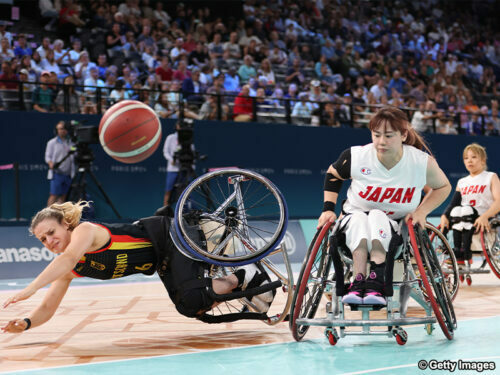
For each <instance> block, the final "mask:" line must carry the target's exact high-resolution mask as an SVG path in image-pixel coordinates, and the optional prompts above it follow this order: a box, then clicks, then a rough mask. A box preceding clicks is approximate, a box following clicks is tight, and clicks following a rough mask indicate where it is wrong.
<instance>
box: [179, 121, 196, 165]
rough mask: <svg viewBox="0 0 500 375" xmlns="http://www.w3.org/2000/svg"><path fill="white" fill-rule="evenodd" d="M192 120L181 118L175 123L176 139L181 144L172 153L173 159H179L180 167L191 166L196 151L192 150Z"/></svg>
mask: <svg viewBox="0 0 500 375" xmlns="http://www.w3.org/2000/svg"><path fill="white" fill-rule="evenodd" d="M193 136H194V131H193V120H191V119H182V120H181V121H179V123H178V124H177V141H178V142H179V145H180V146H181V148H180V150H179V151H176V152H175V153H174V159H175V160H177V161H179V164H180V165H181V168H192V167H193V163H194V161H195V159H197V158H198V155H197V153H196V152H195V151H194V150H193Z"/></svg>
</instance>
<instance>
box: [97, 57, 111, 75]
mask: <svg viewBox="0 0 500 375" xmlns="http://www.w3.org/2000/svg"><path fill="white" fill-rule="evenodd" d="M108 67H109V65H108V57H107V56H106V54H105V53H101V54H99V56H97V70H98V72H99V78H100V79H102V80H106V72H107V71H108Z"/></svg>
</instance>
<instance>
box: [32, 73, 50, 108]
mask: <svg viewBox="0 0 500 375" xmlns="http://www.w3.org/2000/svg"><path fill="white" fill-rule="evenodd" d="M49 80H50V73H49V72H48V71H43V72H42V74H41V75H40V82H41V84H40V86H37V87H36V88H35V90H33V97H32V99H31V101H32V103H33V109H34V110H35V111H38V112H45V113H46V112H52V111H53V110H54V92H53V91H52V89H51V88H50V87H49V86H48V82H49Z"/></svg>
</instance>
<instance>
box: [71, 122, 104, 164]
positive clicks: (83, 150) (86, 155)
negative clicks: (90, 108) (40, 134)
mask: <svg viewBox="0 0 500 375" xmlns="http://www.w3.org/2000/svg"><path fill="white" fill-rule="evenodd" d="M65 126H66V130H67V131H68V136H69V138H70V139H71V142H73V143H74V144H75V151H76V155H75V162H76V163H77V165H79V166H80V165H85V164H90V163H91V162H92V161H93V160H94V159H95V158H94V154H93V153H92V150H91V149H90V147H89V145H91V144H98V143H99V131H98V128H97V126H92V125H82V124H81V123H80V122H79V121H76V120H71V122H70V123H66V125H65Z"/></svg>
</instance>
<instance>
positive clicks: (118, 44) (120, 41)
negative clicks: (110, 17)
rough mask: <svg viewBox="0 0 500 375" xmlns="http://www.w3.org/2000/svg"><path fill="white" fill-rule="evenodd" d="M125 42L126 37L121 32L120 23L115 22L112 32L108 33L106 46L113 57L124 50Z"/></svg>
mask: <svg viewBox="0 0 500 375" xmlns="http://www.w3.org/2000/svg"><path fill="white" fill-rule="evenodd" d="M125 43H126V38H125V35H124V34H122V32H121V28H120V24H119V23H118V22H115V23H113V26H111V30H110V32H109V33H108V34H107V35H106V48H107V49H108V54H109V55H110V56H111V57H112V56H114V55H115V54H116V53H117V52H122V51H123V46H124V45H125Z"/></svg>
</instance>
